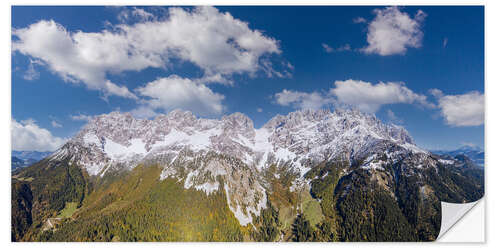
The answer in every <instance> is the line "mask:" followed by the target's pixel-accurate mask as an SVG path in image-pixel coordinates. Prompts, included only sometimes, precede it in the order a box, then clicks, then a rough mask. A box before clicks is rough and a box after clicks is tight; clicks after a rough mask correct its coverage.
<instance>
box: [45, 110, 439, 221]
mask: <svg viewBox="0 0 500 250" xmlns="http://www.w3.org/2000/svg"><path fill="white" fill-rule="evenodd" d="M381 152H385V153H384V154H386V155H388V157H386V158H387V159H386V162H389V161H394V160H401V159H403V158H402V157H403V156H405V155H410V156H411V155H413V154H416V155H422V154H423V155H426V152H425V151H423V150H421V149H419V148H418V147H417V146H416V145H415V144H414V143H413V140H412V138H411V137H410V136H409V134H408V132H407V131H406V130H405V129H404V128H403V127H400V126H395V125H386V124H384V123H382V122H381V121H380V120H378V119H377V118H376V117H375V116H374V115H369V114H365V113H362V112H360V111H356V110H335V111H334V112H331V111H330V110H299V111H295V112H291V113H289V114H287V115H286V116H284V115H276V116H275V117H273V118H272V119H271V120H269V122H267V123H266V124H265V125H264V126H263V127H261V128H259V129H255V127H254V124H253V121H252V120H251V119H250V118H249V117H247V116H246V115H244V114H242V113H234V114H231V115H226V116H223V117H222V118H221V119H204V118H197V117H196V116H195V115H194V114H192V113H191V112H188V111H182V110H174V111H172V112H170V113H168V114H166V115H158V116H157V117H155V118H154V119H152V120H148V119H136V118H134V117H133V116H132V115H131V114H130V113H120V112H111V113H109V114H105V115H100V116H97V117H95V118H94V119H93V120H91V121H90V122H89V123H88V124H87V125H86V126H85V127H84V128H83V129H82V130H81V131H80V132H79V133H78V134H77V135H76V136H75V137H74V138H72V139H71V140H70V141H68V142H67V143H66V144H65V145H64V146H63V147H62V148H61V149H59V150H58V151H56V152H55V153H54V154H53V155H52V156H50V158H49V159H52V160H62V159H69V161H70V162H73V163H77V164H79V165H80V166H82V167H83V168H85V169H86V170H87V172H88V173H89V175H92V176H104V175H105V174H106V173H107V171H109V170H110V169H116V170H120V169H132V168H134V167H135V166H137V165H138V164H140V163H142V162H146V163H147V162H153V163H156V164H160V165H162V166H163V168H164V169H163V172H162V174H161V176H160V177H159V178H160V179H164V178H168V177H175V178H177V179H179V180H183V181H184V186H185V187H186V188H191V187H194V188H195V189H198V190H204V191H205V192H206V193H207V194H210V193H211V192H214V191H216V190H218V189H219V187H222V185H223V186H224V189H226V195H228V203H229V207H230V209H231V210H232V211H233V212H234V213H235V215H236V216H237V218H238V220H239V221H240V223H241V224H242V225H245V224H248V223H250V222H251V218H252V216H251V214H255V215H258V214H259V213H260V210H261V209H262V208H264V207H265V206H266V205H265V204H266V199H267V198H266V195H265V190H264V188H263V186H262V185H263V184H261V183H260V181H258V179H259V177H258V176H257V174H258V173H259V172H261V171H262V170H263V169H266V168H267V167H268V166H270V165H271V164H278V165H283V166H286V167H288V169H289V170H290V171H292V172H295V173H298V174H299V176H300V177H299V178H304V175H305V173H307V171H308V170H309V169H310V168H311V167H312V166H314V165H315V164H317V163H319V162H322V161H327V160H332V159H339V158H341V159H345V160H349V162H360V163H361V165H360V168H362V169H367V170H371V169H383V166H382V165H381V164H382V163H383V162H381V161H379V154H380V153H381ZM415 159H417V161H418V162H417V165H419V164H420V162H424V161H428V159H427V158H426V157H420V158H419V157H416V158H415ZM428 165H429V164H428ZM431 165H432V164H431ZM419 166H420V165H419ZM408 168H410V170H408V171H412V170H411V167H408ZM236 170H237V171H236ZM217 178H222V180H223V182H222V183H219V179H217ZM228 190H229V191H228ZM249 190H250V191H249ZM256 197H259V198H258V199H257V200H256ZM244 207H245V208H246V210H243V208H244Z"/></svg>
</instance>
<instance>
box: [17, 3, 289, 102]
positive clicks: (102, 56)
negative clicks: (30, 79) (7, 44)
mask: <svg viewBox="0 0 500 250" xmlns="http://www.w3.org/2000/svg"><path fill="white" fill-rule="evenodd" d="M134 13H135V14H134ZM132 14H134V15H136V16H139V17H144V18H145V19H143V20H142V21H141V22H139V23H135V24H132V25H128V24H118V25H115V26H112V27H110V28H109V29H107V30H103V31H101V32H95V33H90V32H83V31H77V32H69V31H67V30H66V29H65V28H64V27H63V26H62V25H60V24H58V23H56V22H54V21H52V20H50V21H47V20H42V21H39V22H37V23H34V24H32V25H30V26H28V27H26V28H21V29H13V31H12V34H13V36H14V37H15V38H16V39H13V42H12V49H13V51H18V52H20V53H22V54H24V55H27V56H30V57H33V58H37V59H39V60H42V61H43V62H44V63H45V64H46V65H47V67H49V68H50V70H52V71H53V72H55V73H56V74H58V75H60V76H61V77H62V78H63V79H64V80H65V81H68V82H82V83H83V84H85V85H86V86H87V87H88V88H89V89H92V90H99V91H101V92H102V93H104V95H105V96H108V95H117V96H122V97H126V98H132V99H137V97H136V96H135V95H134V94H133V93H131V92H130V91H129V90H128V89H127V88H126V87H125V86H123V85H118V84H116V83H113V82H111V81H109V80H108V79H107V74H117V73H120V72H124V71H141V70H143V69H146V68H148V67H153V68H163V69H167V68H168V67H169V66H172V65H173V64H170V63H171V61H172V60H173V59H180V60H181V61H186V62H190V63H192V64H194V65H196V66H197V67H199V68H200V69H201V70H202V71H203V72H204V75H205V76H204V77H212V76H217V75H219V78H220V80H221V81H223V79H225V78H230V77H231V76H232V75H233V74H250V75H251V76H252V75H254V74H255V73H257V72H258V71H260V70H262V71H264V72H265V73H266V74H268V75H275V76H278V77H280V76H289V75H290V73H289V72H288V70H289V68H287V67H282V68H283V69H282V70H277V69H274V68H273V66H272V65H271V64H270V60H269V57H270V56H272V55H278V54H280V53H281V50H280V49H279V42H278V41H277V40H275V39H274V38H271V37H268V36H266V35H264V34H263V33H262V32H261V31H258V30H252V29H250V28H249V27H248V23H246V22H243V21H241V20H238V19H235V18H234V17H232V16H231V14H229V13H222V12H219V11H218V10H217V9H216V8H213V7H207V6H203V7H197V8H194V9H193V10H191V11H189V10H186V9H183V8H169V9H168V14H167V15H166V16H165V17H164V18H163V19H160V18H151V17H150V16H149V14H150V13H144V12H143V10H142V11H141V10H140V9H134V10H133V11H132ZM108 26H109V25H108Z"/></svg>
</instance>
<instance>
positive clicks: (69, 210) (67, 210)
mask: <svg viewBox="0 0 500 250" xmlns="http://www.w3.org/2000/svg"><path fill="white" fill-rule="evenodd" d="M77 206H78V204H77V203H76V202H66V206H65V207H64V209H63V210H61V212H59V215H58V217H60V218H69V217H71V216H72V215H73V214H74V213H75V212H76V209H77V208H76V207H77Z"/></svg>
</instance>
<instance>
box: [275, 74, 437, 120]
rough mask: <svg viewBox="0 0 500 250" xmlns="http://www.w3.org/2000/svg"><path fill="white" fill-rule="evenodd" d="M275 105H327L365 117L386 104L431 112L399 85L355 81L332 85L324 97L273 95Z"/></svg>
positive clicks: (421, 97) (316, 94) (295, 93)
mask: <svg viewBox="0 0 500 250" xmlns="http://www.w3.org/2000/svg"><path fill="white" fill-rule="evenodd" d="M274 99H275V102H276V103H277V104H279V105H282V106H293V107H296V108H301V109H304V108H311V109H319V108H321V107H324V106H326V105H329V104H333V105H336V106H339V105H341V106H351V107H355V108H358V109H359V110H361V111H363V112H367V113H375V112H377V111H378V110H379V109H380V107H381V106H382V105H386V104H397V103H406V104H417V105H421V106H424V107H429V108H434V107H435V106H434V105H433V104H432V103H429V102H428V101H427V97H426V96H425V95H420V94H416V93H415V92H413V91H412V90H411V89H409V88H407V87H406V86H405V84H404V83H400V82H387V83H384V82H379V83H377V84H372V83H370V82H364V81H358V80H345V81H335V83H334V87H333V88H330V89H329V91H328V92H327V93H319V92H312V93H306V92H300V91H293V90H286V89H285V90H283V91H282V92H280V93H277V94H275V95H274Z"/></svg>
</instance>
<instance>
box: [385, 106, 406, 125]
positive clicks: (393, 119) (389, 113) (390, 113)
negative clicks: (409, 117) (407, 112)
mask: <svg viewBox="0 0 500 250" xmlns="http://www.w3.org/2000/svg"><path fill="white" fill-rule="evenodd" d="M387 118H389V120H390V121H391V122H393V123H395V124H401V123H403V119H401V118H399V117H398V116H397V115H396V114H395V113H394V112H393V111H392V110H390V109H388V110H387Z"/></svg>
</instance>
